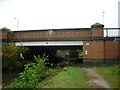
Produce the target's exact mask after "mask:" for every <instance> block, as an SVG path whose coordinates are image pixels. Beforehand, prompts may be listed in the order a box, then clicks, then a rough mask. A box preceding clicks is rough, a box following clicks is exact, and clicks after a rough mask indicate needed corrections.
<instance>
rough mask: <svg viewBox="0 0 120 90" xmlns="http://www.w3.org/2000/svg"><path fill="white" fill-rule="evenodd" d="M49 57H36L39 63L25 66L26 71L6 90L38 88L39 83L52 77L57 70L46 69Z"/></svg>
mask: <svg viewBox="0 0 120 90" xmlns="http://www.w3.org/2000/svg"><path fill="white" fill-rule="evenodd" d="M46 60H48V56H45V55H44V56H43V57H42V58H41V57H40V56H38V57H36V56H35V61H36V62H37V63H30V64H26V65H25V70H24V71H23V72H21V73H20V77H19V79H17V80H16V81H15V82H13V83H12V84H10V85H9V86H7V87H6V88H36V87H37V85H38V83H39V82H41V81H42V80H44V79H45V78H46V77H48V76H50V75H51V74H52V73H53V72H55V71H56V70H55V69H50V68H48V67H46V66H45V65H46V63H45V61H46Z"/></svg>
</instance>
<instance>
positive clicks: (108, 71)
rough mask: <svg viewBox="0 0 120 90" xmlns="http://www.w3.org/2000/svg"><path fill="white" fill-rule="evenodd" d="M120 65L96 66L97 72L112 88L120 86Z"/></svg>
mask: <svg viewBox="0 0 120 90" xmlns="http://www.w3.org/2000/svg"><path fill="white" fill-rule="evenodd" d="M119 68H120V65H116V66H104V67H96V70H97V73H99V74H101V75H102V76H103V77H104V78H105V79H106V80H107V81H108V82H109V84H110V85H111V87H112V88H120V70H119Z"/></svg>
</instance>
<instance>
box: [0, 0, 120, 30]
mask: <svg viewBox="0 0 120 90" xmlns="http://www.w3.org/2000/svg"><path fill="white" fill-rule="evenodd" d="M119 1H120V0H0V28H3V27H6V28H9V29H11V30H12V31H15V30H38V29H59V28H90V27H91V25H92V24H94V23H96V22H99V23H101V24H104V25H105V27H106V28H118V2H119ZM103 12H105V13H104V14H103ZM103 16H104V19H103Z"/></svg>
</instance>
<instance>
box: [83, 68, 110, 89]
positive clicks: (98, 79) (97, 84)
mask: <svg viewBox="0 0 120 90" xmlns="http://www.w3.org/2000/svg"><path fill="white" fill-rule="evenodd" d="M83 70H84V71H85V72H87V75H88V78H89V79H90V81H89V83H90V84H91V85H92V86H93V87H94V88H111V87H110V85H109V83H108V82H107V81H106V80H105V79H104V78H103V77H102V76H101V75H99V74H97V73H96V70H95V69H86V68H83Z"/></svg>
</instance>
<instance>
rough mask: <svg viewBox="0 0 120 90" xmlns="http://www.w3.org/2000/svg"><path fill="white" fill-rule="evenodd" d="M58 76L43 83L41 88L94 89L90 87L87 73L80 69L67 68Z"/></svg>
mask: <svg viewBox="0 0 120 90" xmlns="http://www.w3.org/2000/svg"><path fill="white" fill-rule="evenodd" d="M66 68H67V71H62V72H60V73H58V75H56V76H54V77H52V78H49V79H48V80H45V81H42V82H41V83H40V84H39V88H41V87H42V88H92V86H90V85H89V83H88V82H87V81H88V78H87V76H86V73H85V72H84V71H83V70H82V69H80V68H79V67H66Z"/></svg>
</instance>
